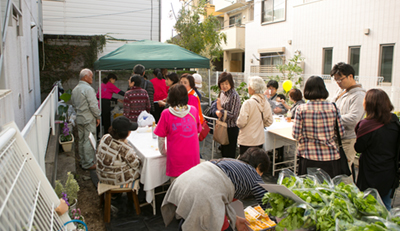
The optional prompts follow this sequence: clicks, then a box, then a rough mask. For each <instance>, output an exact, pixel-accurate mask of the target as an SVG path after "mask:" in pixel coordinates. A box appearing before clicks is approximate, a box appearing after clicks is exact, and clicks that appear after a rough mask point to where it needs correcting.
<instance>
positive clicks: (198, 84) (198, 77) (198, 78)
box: [193, 73, 203, 101]
mask: <svg viewBox="0 0 400 231" xmlns="http://www.w3.org/2000/svg"><path fill="white" fill-rule="evenodd" d="M193 78H194V84H195V86H196V87H195V88H194V90H195V91H196V94H197V96H199V99H200V101H201V93H200V91H199V88H200V89H201V86H203V84H202V78H201V75H200V74H197V73H196V74H193Z"/></svg>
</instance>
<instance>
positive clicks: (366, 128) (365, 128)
mask: <svg viewBox="0 0 400 231" xmlns="http://www.w3.org/2000/svg"><path fill="white" fill-rule="evenodd" d="M383 125H384V124H383V123H380V122H378V121H376V120H375V119H372V120H367V119H363V120H361V121H360V122H358V124H357V125H356V127H355V128H354V131H355V132H356V135H357V139H358V138H360V137H361V136H363V135H366V134H368V133H370V132H373V131H375V130H377V129H379V128H381V127H383Z"/></svg>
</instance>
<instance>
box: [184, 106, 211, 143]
mask: <svg viewBox="0 0 400 231" xmlns="http://www.w3.org/2000/svg"><path fill="white" fill-rule="evenodd" d="M189 115H190V116H191V117H192V118H193V119H194V121H195V122H196V119H195V118H194V116H193V115H192V113H190V112H189ZM209 132H210V127H209V126H208V124H207V121H206V120H204V121H203V123H202V124H201V132H200V134H199V141H203V140H204V139H205V138H206V137H207V135H208V133H209Z"/></svg>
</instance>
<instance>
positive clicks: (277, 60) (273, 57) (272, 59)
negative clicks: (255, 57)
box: [260, 52, 285, 66]
mask: <svg viewBox="0 0 400 231" xmlns="http://www.w3.org/2000/svg"><path fill="white" fill-rule="evenodd" d="M284 60H285V56H284V55H283V53H282V52H275V53H261V54H260V65H272V66H275V65H278V64H283V63H284Z"/></svg>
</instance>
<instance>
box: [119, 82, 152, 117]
mask: <svg viewBox="0 0 400 231" xmlns="http://www.w3.org/2000/svg"><path fill="white" fill-rule="evenodd" d="M150 108H151V107H150V100H149V95H148V94H147V92H146V91H145V90H144V89H142V88H140V87H135V86H133V87H132V88H131V90H129V91H127V92H126V93H125V97H124V116H125V117H126V118H128V119H129V120H130V121H131V122H137V119H138V117H139V115H140V113H141V112H142V111H147V112H150Z"/></svg>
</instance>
